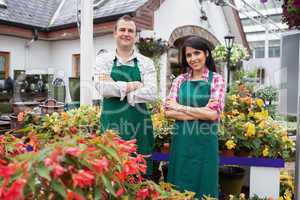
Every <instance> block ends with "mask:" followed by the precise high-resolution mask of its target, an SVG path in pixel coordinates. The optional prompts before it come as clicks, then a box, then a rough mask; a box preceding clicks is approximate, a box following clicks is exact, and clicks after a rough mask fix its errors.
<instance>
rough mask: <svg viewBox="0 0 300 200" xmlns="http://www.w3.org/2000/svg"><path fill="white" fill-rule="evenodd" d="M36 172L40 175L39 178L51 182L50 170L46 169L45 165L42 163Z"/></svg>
mask: <svg viewBox="0 0 300 200" xmlns="http://www.w3.org/2000/svg"><path fill="white" fill-rule="evenodd" d="M36 172H37V173H38V175H39V176H41V177H43V178H45V179H47V180H48V181H51V177H50V173H49V170H48V169H47V168H46V167H45V165H44V164H43V163H40V164H39V165H38V166H37V168H36Z"/></svg>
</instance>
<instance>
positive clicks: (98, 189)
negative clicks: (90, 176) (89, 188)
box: [94, 187, 101, 200]
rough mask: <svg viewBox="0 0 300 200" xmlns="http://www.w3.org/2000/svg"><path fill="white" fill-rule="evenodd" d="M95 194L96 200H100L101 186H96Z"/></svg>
mask: <svg viewBox="0 0 300 200" xmlns="http://www.w3.org/2000/svg"><path fill="white" fill-rule="evenodd" d="M94 191H95V194H94V200H100V199H101V191H100V188H99V187H95V188H94Z"/></svg>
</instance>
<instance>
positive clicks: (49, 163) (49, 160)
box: [44, 158, 52, 167]
mask: <svg viewBox="0 0 300 200" xmlns="http://www.w3.org/2000/svg"><path fill="white" fill-rule="evenodd" d="M44 164H45V166H46V167H48V166H50V165H51V164H52V160H51V159H50V158H46V159H45V160H44Z"/></svg>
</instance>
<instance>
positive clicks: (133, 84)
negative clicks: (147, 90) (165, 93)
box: [126, 81, 144, 93]
mask: <svg viewBox="0 0 300 200" xmlns="http://www.w3.org/2000/svg"><path fill="white" fill-rule="evenodd" d="M142 87H144V84H143V83H142V82H139V81H133V82H128V83H127V88H126V93H129V92H132V91H134V90H137V89H139V88H142Z"/></svg>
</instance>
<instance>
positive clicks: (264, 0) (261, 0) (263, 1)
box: [260, 0, 268, 3]
mask: <svg viewBox="0 0 300 200" xmlns="http://www.w3.org/2000/svg"><path fill="white" fill-rule="evenodd" d="M260 2H261V3H267V2H268V0H260Z"/></svg>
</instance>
